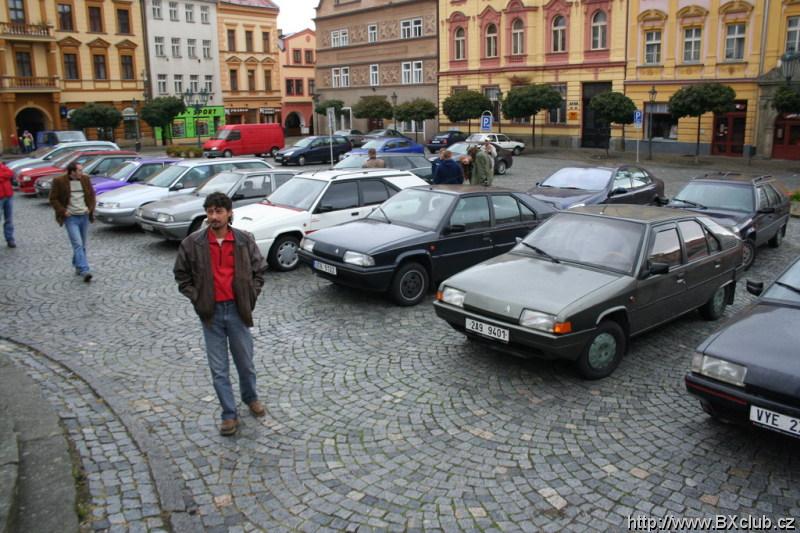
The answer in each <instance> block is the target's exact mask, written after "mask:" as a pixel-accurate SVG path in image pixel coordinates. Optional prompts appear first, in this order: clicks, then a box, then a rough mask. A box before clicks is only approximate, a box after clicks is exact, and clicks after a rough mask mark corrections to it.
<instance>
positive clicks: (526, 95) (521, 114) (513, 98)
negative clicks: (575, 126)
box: [503, 84, 564, 148]
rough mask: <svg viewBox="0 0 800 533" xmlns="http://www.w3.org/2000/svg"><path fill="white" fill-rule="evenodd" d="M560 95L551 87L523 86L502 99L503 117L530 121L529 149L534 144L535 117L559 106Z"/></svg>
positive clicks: (512, 90) (561, 99) (543, 85)
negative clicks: (541, 112)
mask: <svg viewBox="0 0 800 533" xmlns="http://www.w3.org/2000/svg"><path fill="white" fill-rule="evenodd" d="M563 100H564V99H563V98H562V97H561V93H560V92H558V90H556V89H555V88H554V87H553V86H551V85H545V84H542V85H525V86H524V87H515V88H513V89H511V90H510V91H509V92H508V94H506V97H505V98H504V99H503V115H505V117H506V118H528V117H530V119H531V148H533V147H534V145H535V144H536V142H535V136H534V133H535V131H536V115H537V114H538V113H539V112H540V111H542V110H543V109H553V108H556V107H558V106H560V105H561V102H562V101H563Z"/></svg>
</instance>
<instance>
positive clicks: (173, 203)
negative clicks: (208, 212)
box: [144, 194, 239, 215]
mask: <svg viewBox="0 0 800 533" xmlns="http://www.w3.org/2000/svg"><path fill="white" fill-rule="evenodd" d="M205 199H206V197H205V196H198V195H196V194H181V195H178V196H173V197H171V198H165V199H164V200H159V201H158V202H153V203H151V204H147V206H145V208H144V209H145V210H148V211H153V212H158V213H167V214H170V215H175V214H177V213H184V212H186V211H191V212H194V211H197V210H201V211H202V210H203V202H204V201H205ZM236 213H237V214H238V213H239V210H238V209H237V210H236Z"/></svg>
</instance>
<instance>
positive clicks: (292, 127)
mask: <svg viewBox="0 0 800 533" xmlns="http://www.w3.org/2000/svg"><path fill="white" fill-rule="evenodd" d="M298 135H300V116H299V115H298V114H297V113H295V112H294V111H293V112H291V113H289V114H288V115H287V116H286V136H287V137H297V136H298Z"/></svg>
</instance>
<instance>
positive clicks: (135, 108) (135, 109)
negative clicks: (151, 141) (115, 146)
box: [131, 96, 142, 152]
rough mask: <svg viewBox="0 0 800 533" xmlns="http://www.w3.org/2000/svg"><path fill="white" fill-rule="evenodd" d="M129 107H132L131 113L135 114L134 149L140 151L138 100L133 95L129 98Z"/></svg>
mask: <svg viewBox="0 0 800 533" xmlns="http://www.w3.org/2000/svg"><path fill="white" fill-rule="evenodd" d="M131 108H133V113H134V114H135V115H136V151H137V152H141V151H142V141H141V140H140V139H139V101H138V100H137V99H136V97H135V96H134V97H133V98H131Z"/></svg>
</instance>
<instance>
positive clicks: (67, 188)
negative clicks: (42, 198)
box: [50, 161, 95, 283]
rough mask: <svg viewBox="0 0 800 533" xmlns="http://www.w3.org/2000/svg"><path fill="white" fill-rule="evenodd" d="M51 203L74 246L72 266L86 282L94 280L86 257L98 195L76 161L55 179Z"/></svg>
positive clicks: (51, 192)
mask: <svg viewBox="0 0 800 533" xmlns="http://www.w3.org/2000/svg"><path fill="white" fill-rule="evenodd" d="M50 205H52V206H53V210H54V211H55V212H56V222H58V225H59V226H64V227H65V228H66V230H67V236H69V242H70V244H71V245H72V266H74V267H75V273H76V274H78V275H79V276H83V281H85V282H87V283H88V282H89V281H91V280H92V273H91V271H90V269H89V261H88V259H87V258H86V242H87V236H88V232H89V223H90V222H94V207H95V195H94V187H92V182H91V181H90V180H89V176H87V175H86V174H84V173H83V167H81V165H80V164H78V163H75V162H74V161H73V162H72V163H70V164H69V165H67V173H66V174H62V175H61V176H58V177H56V178H54V179H53V185H52V187H51V189H50Z"/></svg>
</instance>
